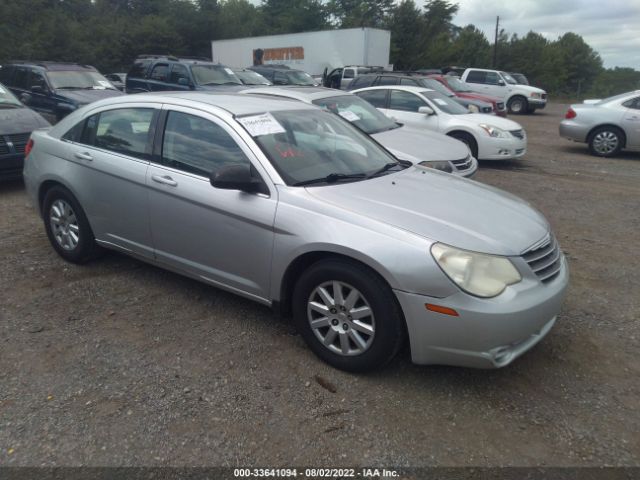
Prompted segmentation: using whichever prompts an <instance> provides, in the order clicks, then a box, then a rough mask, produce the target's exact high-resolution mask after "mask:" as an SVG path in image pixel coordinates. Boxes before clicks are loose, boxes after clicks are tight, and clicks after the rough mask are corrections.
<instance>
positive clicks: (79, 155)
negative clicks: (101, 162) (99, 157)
mask: <svg viewBox="0 0 640 480" xmlns="http://www.w3.org/2000/svg"><path fill="white" fill-rule="evenodd" d="M74 156H75V157H76V158H77V159H78V160H87V161H89V162H91V161H92V160H93V157H92V156H91V154H90V153H88V152H76V153H75V154H74Z"/></svg>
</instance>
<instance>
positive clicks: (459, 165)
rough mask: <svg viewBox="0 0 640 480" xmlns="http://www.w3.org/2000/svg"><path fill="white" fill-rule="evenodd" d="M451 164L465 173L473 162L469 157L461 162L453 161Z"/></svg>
mask: <svg viewBox="0 0 640 480" xmlns="http://www.w3.org/2000/svg"><path fill="white" fill-rule="evenodd" d="M451 163H453V164H454V165H455V167H456V168H457V169H458V171H461V172H464V171H465V170H469V169H470V168H471V165H473V162H472V161H471V155H469V156H467V158H463V159H461V160H452V161H451Z"/></svg>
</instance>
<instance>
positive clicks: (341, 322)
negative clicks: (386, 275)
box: [293, 259, 404, 372]
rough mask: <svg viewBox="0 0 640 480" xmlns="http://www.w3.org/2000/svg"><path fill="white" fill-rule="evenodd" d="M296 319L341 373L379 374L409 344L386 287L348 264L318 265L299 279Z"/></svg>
mask: <svg viewBox="0 0 640 480" xmlns="http://www.w3.org/2000/svg"><path fill="white" fill-rule="evenodd" d="M293 316H294V319H295V322H296V325H297V327H298V330H299V331H300V334H301V335H302V337H303V338H304V340H305V341H306V342H307V344H308V345H309V348H311V350H312V351H313V352H314V353H315V354H316V355H317V356H318V357H320V358H321V359H322V360H324V361H325V362H327V363H328V364H330V365H332V366H333V367H335V368H339V369H341V370H346V371H351V372H363V371H368V370H374V369H377V368H380V367H382V366H384V365H385V364H386V363H388V362H389V361H390V360H391V359H392V358H393V357H394V356H395V355H396V353H397V352H398V349H399V348H400V346H401V345H402V341H403V339H404V319H403V317H402V313H401V311H400V307H399V306H398V303H397V300H396V298H395V296H394V295H393V292H392V291H391V288H389V286H388V285H387V284H386V282H385V281H384V280H383V279H381V278H380V277H379V276H378V275H377V274H376V273H375V272H373V271H372V270H370V269H369V268H368V267H365V266H363V265H360V264H357V263H355V262H350V261H347V260H340V259H335V260H334V259H332V260H323V261H320V262H318V263H315V264H314V265H312V266H311V267H309V269H308V270H306V271H305V272H304V273H303V274H302V276H301V277H300V279H299V280H298V282H297V284H296V287H295V289H294V293H293Z"/></svg>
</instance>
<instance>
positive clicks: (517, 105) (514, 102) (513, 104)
mask: <svg viewBox="0 0 640 480" xmlns="http://www.w3.org/2000/svg"><path fill="white" fill-rule="evenodd" d="M507 108H508V109H509V113H515V114H516V115H518V114H522V113H525V112H526V111H527V109H528V108H529V103H528V102H527V99H526V98H524V97H521V96H520V95H516V96H514V97H511V98H510V99H509V102H508V103H507Z"/></svg>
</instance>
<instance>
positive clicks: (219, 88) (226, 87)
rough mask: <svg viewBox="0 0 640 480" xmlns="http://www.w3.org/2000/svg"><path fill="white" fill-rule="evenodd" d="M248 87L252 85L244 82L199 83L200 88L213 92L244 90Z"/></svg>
mask: <svg viewBox="0 0 640 480" xmlns="http://www.w3.org/2000/svg"><path fill="white" fill-rule="evenodd" d="M247 88H251V85H245V84H243V83H238V84H234V85H231V84H229V85H198V90H205V91H211V92H241V91H242V90H246V89H247Z"/></svg>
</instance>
